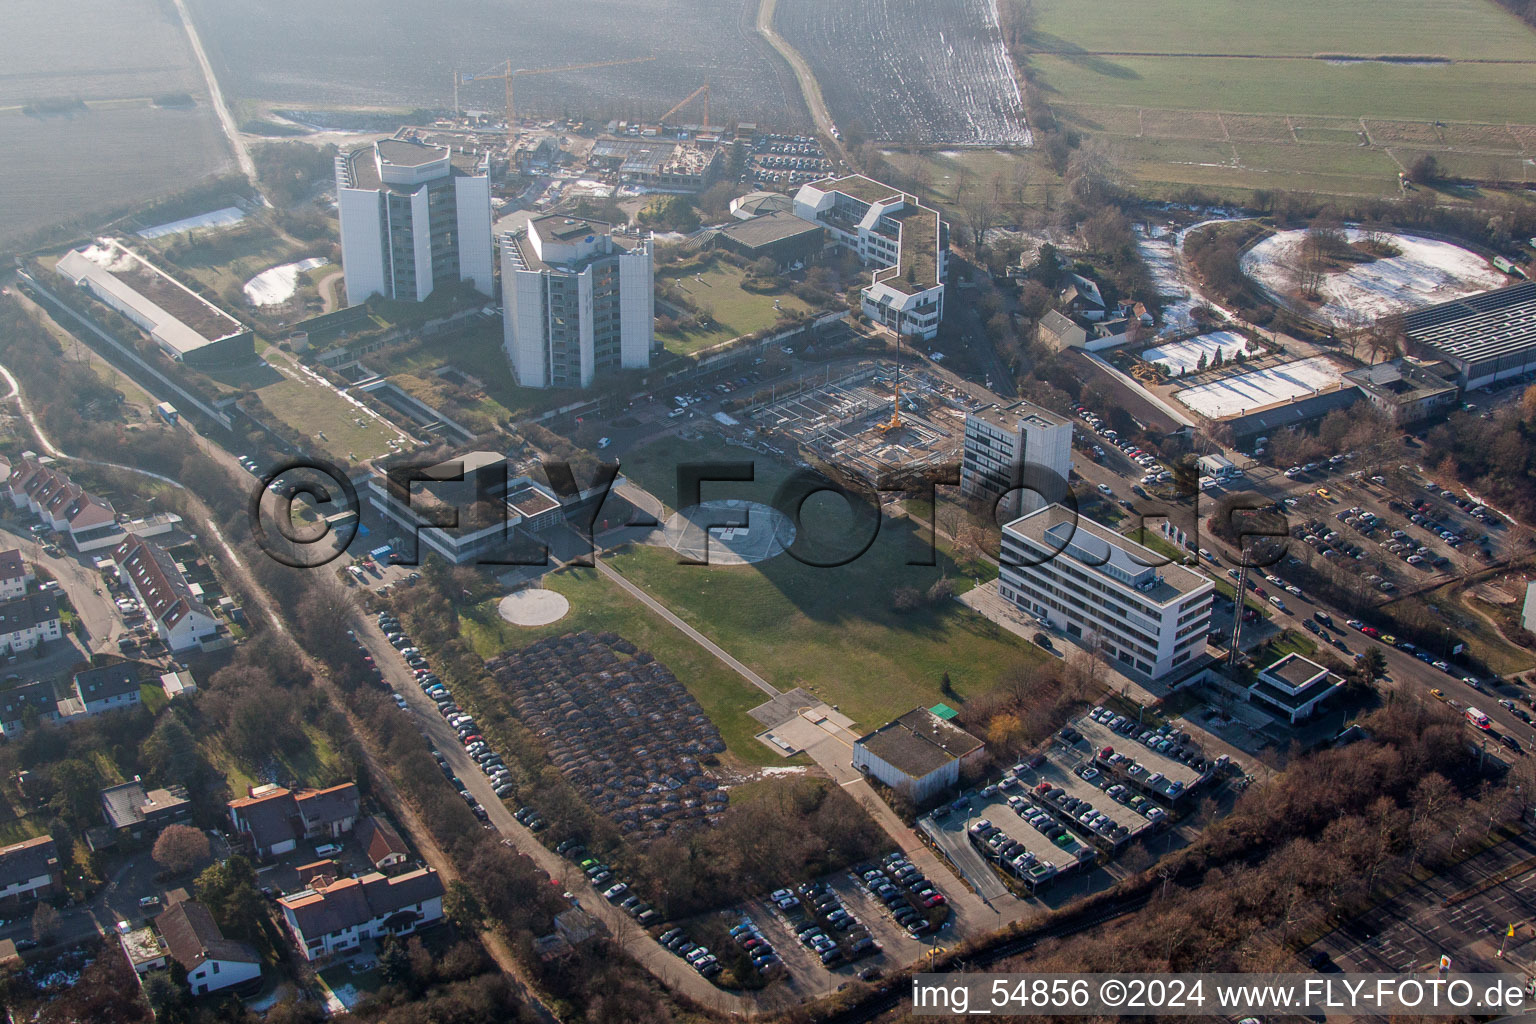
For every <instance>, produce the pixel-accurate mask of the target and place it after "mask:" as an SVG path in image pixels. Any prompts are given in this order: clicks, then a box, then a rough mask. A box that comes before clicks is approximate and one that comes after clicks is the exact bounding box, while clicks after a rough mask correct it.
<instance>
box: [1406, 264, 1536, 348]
mask: <svg viewBox="0 0 1536 1024" xmlns="http://www.w3.org/2000/svg"><path fill="white" fill-rule="evenodd" d="M1403 331H1404V333H1405V334H1407V335H1408V337H1409V338H1411V339H1413V340H1414V341H1416V342H1418V343H1419V344H1421V345H1424V346H1427V347H1428V348H1430V349H1433V350H1434V351H1435V352H1438V353H1440V354H1441V355H1443V356H1446V357H1447V358H1451V359H1456V360H1460V361H1463V362H1468V363H1472V362H1476V363H1482V362H1485V361H1487V360H1490V359H1498V358H1501V357H1504V356H1509V355H1512V354H1515V353H1519V352H1522V351H1526V350H1536V281H1524V282H1521V283H1520V284H1514V285H1510V286H1509V287H1507V288H1498V289H1495V290H1494V291H1491V292H1482V293H1481V294H1478V295H1470V296H1467V297H1466V298H1463V299H1456V300H1453V301H1451V302H1443V303H1441V304H1439V305H1437V306H1428V307H1426V308H1424V309H1420V310H1415V311H1414V312H1412V313H1409V314H1407V315H1405V316H1404V317H1403Z"/></svg>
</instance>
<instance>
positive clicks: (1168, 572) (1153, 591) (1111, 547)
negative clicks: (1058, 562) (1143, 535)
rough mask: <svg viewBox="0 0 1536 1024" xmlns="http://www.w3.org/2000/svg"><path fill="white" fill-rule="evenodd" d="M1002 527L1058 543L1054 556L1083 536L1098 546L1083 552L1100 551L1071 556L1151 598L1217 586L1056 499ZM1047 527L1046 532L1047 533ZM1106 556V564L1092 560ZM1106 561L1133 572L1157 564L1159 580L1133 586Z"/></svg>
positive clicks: (1163, 601) (1168, 599)
mask: <svg viewBox="0 0 1536 1024" xmlns="http://www.w3.org/2000/svg"><path fill="white" fill-rule="evenodd" d="M1003 529H1004V530H1005V531H1007V532H1010V533H1014V534H1017V535H1019V536H1021V537H1027V538H1029V539H1030V540H1032V541H1034V542H1035V543H1037V544H1040V545H1043V546H1044V547H1046V548H1047V549H1048V550H1057V549H1060V550H1059V553H1058V554H1057V555H1056V557H1057V558H1061V557H1071V552H1072V550H1073V549H1074V547H1077V548H1083V547H1085V543H1084V541H1085V538H1086V539H1087V545H1088V546H1092V547H1094V548H1096V549H1098V550H1096V551H1093V552H1085V553H1087V554H1090V555H1097V556H1098V557H1096V558H1094V559H1093V560H1091V561H1084V560H1081V559H1074V561H1077V562H1078V564H1080V565H1082V566H1083V567H1084V568H1087V569H1092V570H1095V571H1097V572H1101V573H1104V575H1105V576H1106V578H1109V579H1112V580H1114V581H1115V582H1117V583H1119V584H1120V585H1122V586H1126V587H1132V588H1133V589H1135V590H1136V591H1137V593H1138V594H1140V595H1141V596H1142V597H1144V598H1146V599H1147V600H1148V601H1152V602H1153V603H1155V604H1159V605H1167V604H1172V603H1173V602H1174V601H1177V600H1180V599H1182V598H1184V597H1187V596H1188V595H1190V594H1192V593H1194V592H1195V591H1197V590H1200V589H1201V588H1202V587H1209V588H1214V586H1215V584H1214V583H1213V582H1212V581H1211V579H1210V577H1208V576H1206V575H1204V574H1203V573H1198V572H1195V571H1194V570H1192V569H1186V568H1185V567H1184V566H1182V565H1180V564H1178V563H1177V562H1171V561H1169V560H1168V557H1167V556H1166V555H1164V554H1162V553H1161V552H1158V551H1154V550H1152V549H1151V548H1149V547H1147V546H1145V545H1144V544H1139V543H1137V542H1136V541H1134V540H1131V538H1129V537H1127V536H1125V535H1124V534H1119V533H1116V532H1115V531H1113V530H1111V529H1110V528H1109V527H1107V526H1104V525H1102V524H1100V523H1096V522H1094V521H1093V520H1092V519H1089V518H1088V517H1087V516H1085V515H1081V514H1079V513H1076V512H1073V511H1072V510H1071V509H1069V508H1067V507H1066V506H1065V505H1060V504H1054V505H1047V506H1046V507H1045V508H1042V509H1036V510H1035V511H1034V512H1031V513H1030V514H1029V515H1027V516H1024V517H1023V518H1021V519H1015V520H1014V521H1013V522H1011V523H1009V524H1007V525H1006V526H1004V527H1003ZM1047 533H1049V534H1050V535H1049V536H1047ZM1094 542H1098V543H1094ZM1106 557H1107V559H1108V561H1107V564H1104V565H1096V564H1094V562H1096V561H1102V560H1104V559H1105V558H1106ZM1110 566H1115V567H1118V568H1120V569H1121V570H1122V571H1124V572H1127V573H1130V574H1132V575H1136V574H1139V573H1142V572H1146V571H1147V570H1149V569H1155V571H1156V573H1157V576H1158V579H1159V582H1158V583H1157V585H1156V586H1153V587H1148V588H1145V589H1142V588H1139V587H1135V586H1134V584H1130V583H1127V582H1126V581H1124V580H1121V579H1119V578H1118V577H1115V576H1113V575H1110V574H1109V573H1107V572H1104V570H1105V569H1107V568H1109V567H1110Z"/></svg>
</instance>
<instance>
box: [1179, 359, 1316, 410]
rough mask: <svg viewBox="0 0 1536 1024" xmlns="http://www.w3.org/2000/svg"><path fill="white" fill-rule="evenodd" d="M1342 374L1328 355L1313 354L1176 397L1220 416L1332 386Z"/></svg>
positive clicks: (1271, 403)
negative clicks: (1307, 357)
mask: <svg viewBox="0 0 1536 1024" xmlns="http://www.w3.org/2000/svg"><path fill="white" fill-rule="evenodd" d="M1340 374H1341V370H1340V368H1339V366H1338V364H1337V363H1335V362H1334V361H1333V360H1332V359H1330V358H1329V357H1328V356H1313V357H1312V358H1310V359H1297V360H1295V361H1294V362H1289V363H1282V364H1281V365H1279V366H1271V367H1270V368H1269V369H1267V370H1254V371H1253V372H1252V373H1244V374H1240V375H1238V376H1236V377H1227V378H1224V379H1222V380H1219V381H1213V382H1211V383H1210V384H1201V385H1200V386H1198V387H1193V388H1189V389H1188V390H1185V391H1178V392H1175V393H1174V396H1173V397H1174V398H1176V399H1178V400H1179V401H1180V402H1183V403H1184V404H1185V405H1187V406H1188V407H1189V408H1191V409H1193V410H1194V411H1195V412H1198V413H1199V414H1200V415H1202V416H1206V417H1208V418H1210V419H1220V418H1222V417H1224V416H1235V415H1237V414H1239V413H1244V412H1247V411H1249V410H1250V409H1258V408H1261V407H1263V406H1266V405H1274V404H1275V403H1276V402H1285V401H1288V400H1290V399H1292V398H1296V397H1297V396H1299V395H1309V394H1311V393H1312V392H1314V391H1321V390H1323V389H1324V388H1329V387H1332V386H1333V385H1335V384H1337V383H1338V382H1339V377H1340Z"/></svg>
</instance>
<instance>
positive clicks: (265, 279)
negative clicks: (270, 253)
mask: <svg viewBox="0 0 1536 1024" xmlns="http://www.w3.org/2000/svg"><path fill="white" fill-rule="evenodd" d="M329 262H331V261H330V260H328V259H325V258H324V257H323V256H311V257H310V258H309V259H307V260H299V262H297V263H284V264H283V265H282V266H280V267H272V268H271V269H269V270H263V271H262V272H261V273H259V274H257V275H256V276H255V277H253V278H251V279H250V280H249V281H247V282H245V289H244V291H245V297H246V298H247V299H249V300H250V302H251V305H253V306H277V305H281V304H282V303H284V302H287V301H288V300H289V299H291V298H293V293H294V292H296V291H298V288H299V275H300V274H302V273H304V272H305V271H306V270H314V269H315V268H316V267H323V266H325V265H326V264H327V263H329Z"/></svg>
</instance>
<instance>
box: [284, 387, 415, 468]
mask: <svg viewBox="0 0 1536 1024" xmlns="http://www.w3.org/2000/svg"><path fill="white" fill-rule="evenodd" d="M256 394H257V395H258V396H260V398H261V401H262V404H263V405H265V406H266V407H267V410H268V411H269V412H271V413H272V415H274V416H276V417H277V418H278V419H280V420H282V421H283V422H284V423H286V424H288V425H289V426H290V427H292V428H293V429H294V430H296V431H298V432H299V433H300V434H301V435H303V436H304V437H307V438H309V439H310V443H311V444H314V445H319V446H321V447H323V448H324V449H325V450H326V451H328V452H330V453H331V454H332V455H335V456H337V457H338V458H349V457H351V456H353V455H355V456H356V457H357V458H359V459H365V458H370V457H374V456H378V455H383V454H387V453H388V452H389V441H390V440H391V439H392V438H394V437H397V436H399V435H398V431H396V430H395V429H393V428H392V427H390V426H388V425H387V424H384V423H381V422H380V421H378V420H377V419H374V418H373V417H372V416H369V415H367V414H365V413H363V412H362V411H360V410H359V409H357V408H356V407H355V406H353V405H352V404H351V403H350V402H348V401H347V400H346V399H344V398H342V397H341V396H340V395H338V394H336V390H335V389H334V388H331V387H328V386H326V385H324V384H320V383H318V382H316V381H313V380H310V379H308V378H304V379H296V378H293V377H288V376H284V377H283V379H282V380H280V381H277V382H276V383H273V384H268V385H266V386H265V387H262V388H260V389H259V390H258V391H257V392H256ZM358 420H361V421H362V425H361V426H359V425H358ZM322 432H324V434H325V437H324V438H321V437H320V434H321V433H322Z"/></svg>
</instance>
